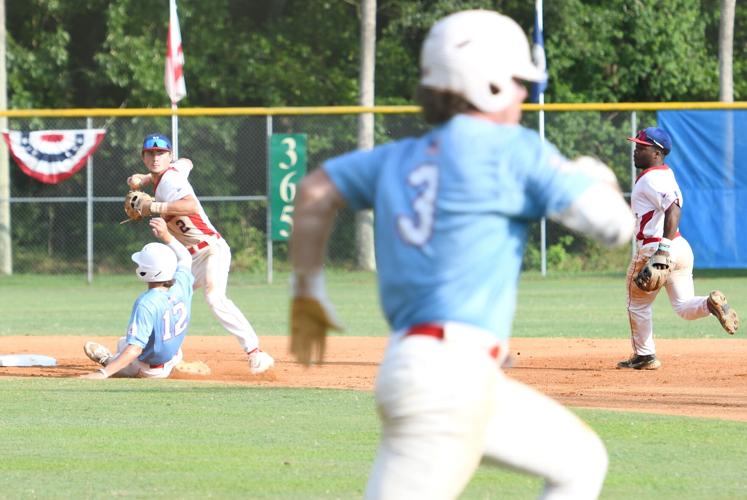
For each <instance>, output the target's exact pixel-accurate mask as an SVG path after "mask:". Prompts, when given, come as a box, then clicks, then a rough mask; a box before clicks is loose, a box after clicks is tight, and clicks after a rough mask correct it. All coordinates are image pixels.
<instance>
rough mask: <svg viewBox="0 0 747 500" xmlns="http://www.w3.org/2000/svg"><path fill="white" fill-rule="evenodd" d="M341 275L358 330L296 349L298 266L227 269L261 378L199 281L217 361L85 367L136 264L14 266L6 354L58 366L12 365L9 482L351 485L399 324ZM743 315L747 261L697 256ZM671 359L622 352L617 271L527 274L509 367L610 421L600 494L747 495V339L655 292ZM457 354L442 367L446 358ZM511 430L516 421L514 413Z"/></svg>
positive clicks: (198, 490) (522, 482)
mask: <svg viewBox="0 0 747 500" xmlns="http://www.w3.org/2000/svg"><path fill="white" fill-rule="evenodd" d="M328 284H329V293H330V296H331V298H332V300H333V302H334V303H335V305H336V307H337V309H338V312H339V315H340V317H341V319H342V320H343V321H344V323H345V325H346V327H347V333H346V334H345V335H343V336H336V337H333V338H332V339H330V344H329V346H328V356H327V362H326V363H325V364H324V365H321V366H314V367H312V368H308V369H306V368H304V367H302V366H300V365H298V364H296V363H294V362H293V360H292V359H291V357H290V356H289V354H288V352H287V338H286V337H285V335H286V330H287V323H288V320H287V315H288V299H287V297H288V285H287V276H285V275H278V274H276V275H275V283H274V284H272V285H267V284H265V283H263V276H256V275H242V274H232V275H231V283H230V286H229V290H228V293H229V296H230V297H231V298H232V299H233V300H234V302H236V304H237V305H238V306H239V307H240V308H241V309H242V310H243V311H244V312H245V313H246V315H247V317H248V318H249V319H250V320H251V321H252V323H253V325H254V327H255V328H256V330H257V332H258V333H259V335H260V337H261V341H262V347H263V348H264V349H265V350H266V351H268V352H270V353H271V354H272V355H273V356H274V357H275V359H276V362H277V365H276V367H275V368H274V369H273V371H272V372H270V373H268V374H265V375H262V376H260V377H252V376H250V375H249V372H248V370H247V368H246V361H245V357H244V355H243V354H242V353H241V352H240V349H239V346H238V343H237V342H236V340H235V339H234V338H233V337H231V336H229V335H228V334H227V333H224V331H223V330H222V328H221V327H220V325H219V324H218V323H217V321H215V320H214V318H213V317H212V315H211V313H210V311H209V309H208V307H207V305H206V304H205V301H204V299H203V297H202V295H201V293H200V292H198V293H197V294H196V295H195V301H194V306H193V312H192V314H193V319H192V322H191V325H190V330H189V334H188V337H187V339H186V340H185V344H184V354H185V359H186V360H188V361H203V362H205V363H206V364H207V365H208V366H209V367H210V368H211V370H212V373H211V374H210V375H206V376H197V375H185V374H177V375H176V376H175V377H174V378H172V379H169V380H125V379H110V380H105V381H88V380H80V379H77V378H75V377H76V376H77V375H79V374H82V373H86V372H87V371H92V370H94V369H95V368H96V366H95V365H94V364H93V363H92V362H91V361H89V360H88V359H87V358H86V357H85V355H84V354H83V350H82V347H83V343H84V342H85V341H86V340H92V339H93V340H97V341H99V342H101V343H103V344H105V345H107V346H108V347H109V348H110V349H113V348H114V346H115V342H116V339H117V337H119V336H121V335H122V334H123V333H124V330H125V328H126V324H127V320H128V318H129V314H130V308H131V305H132V302H133V300H134V299H135V297H136V296H137V295H138V293H140V292H141V291H142V290H143V286H142V284H141V283H139V282H138V281H137V280H135V279H134V277H133V276H97V277H96V279H95V281H94V283H93V284H92V285H87V284H86V283H85V281H84V280H83V278H82V277H78V276H75V277H71V276H29V275H25V276H24V275H19V276H11V277H3V278H2V279H1V280H0V290H1V293H2V300H0V317H1V318H2V322H0V354H11V353H31V354H44V355H48V356H53V357H55V358H56V359H57V361H58V364H57V366H56V367H51V368H40V367H35V368H11V367H5V368H3V367H0V407H1V408H2V410H0V436H2V440H1V441H0V442H1V443H2V458H0V497H2V498H71V497H75V498H100V497H111V496H124V497H146V496H147V497H159V498H204V497H213V498H356V497H360V496H361V494H362V492H363V489H364V487H365V483H366V477H367V474H368V471H369V467H370V465H371V462H372V459H373V456H374V454H375V451H376V444H377V441H378V432H379V428H378V421H377V418H376V413H375V405H374V400H373V394H372V389H373V384H374V379H375V374H376V370H377V365H378V362H379V360H380V359H381V357H382V353H383V349H384V347H385V343H386V336H387V333H388V331H387V327H386V324H385V322H384V320H383V318H382V316H381V313H380V311H379V308H378V299H377V296H376V285H375V279H374V276H373V275H372V274H370V273H355V272H335V273H331V274H330V275H329V276H328ZM695 285H696V293H699V294H706V293H707V292H708V291H710V290H711V289H714V288H718V289H721V290H722V291H724V292H725V293H726V295H727V296H728V297H729V300H730V303H731V304H732V305H733V306H734V307H735V308H736V309H737V311H739V312H741V313H742V317H743V320H744V319H745V318H747V299H745V297H747V274H745V273H744V272H719V273H717V272H710V273H708V272H703V271H700V272H699V271H696V279H695ZM654 315H655V319H656V322H655V328H656V330H655V336H656V338H657V347H658V356H659V357H660V359H661V360H662V362H663V367H662V368H661V369H660V370H658V371H634V370H631V371H627V370H626V371H621V370H617V369H615V364H616V363H617V361H619V360H621V359H623V358H625V357H627V356H628V355H629V353H630V343H629V339H628V325H627V315H626V312H625V290H624V277H623V276H622V275H621V274H599V275H590V274H578V275H555V274H553V275H551V276H549V277H547V278H542V277H540V276H538V275H536V274H531V273H527V274H524V275H523V277H522V282H521V286H520V289H519V304H518V310H517V316H516V321H515V325H514V338H513V340H512V344H511V357H512V366H511V367H510V368H508V369H507V373H508V375H509V376H511V377H514V378H516V379H518V380H521V381H523V382H525V383H528V384H530V385H532V386H534V387H536V388H537V389H539V390H541V391H543V392H546V393H548V394H550V395H551V396H553V397H555V398H556V399H558V400H560V401H561V402H563V403H564V404H566V405H568V406H570V407H571V408H572V409H573V410H574V411H576V412H577V413H578V414H579V415H580V416H581V417H582V418H584V419H585V420H586V421H587V422H588V423H589V424H590V425H591V426H592V427H593V428H594V429H595V430H596V431H597V432H598V433H599V434H600V436H601V437H602V439H603V440H604V442H605V444H606V446H607V449H608V452H609V456H610V468H609V473H608V476H607V480H606V482H605V486H604V490H603V493H602V498H631V497H634V498H642V499H646V498H652V499H654V498H655V499H666V498H678V499H681V498H703V499H706V498H708V499H736V498H747V473H746V472H745V471H746V469H745V465H747V447H745V443H747V340H745V337H744V334H743V333H742V332H741V331H740V332H738V333H737V335H736V336H734V337H729V336H727V335H726V334H725V333H724V332H723V330H721V328H720V326H719V325H718V322H717V321H716V320H715V319H713V318H707V319H703V320H699V321H689V322H688V321H684V320H682V319H680V318H678V317H677V316H676V315H675V314H674V312H672V310H671V308H670V307H669V303H668V301H667V300H666V297H665V296H664V294H662V296H661V297H659V299H658V300H657V302H656V304H655V308H654ZM448 369H449V367H448V366H445V367H444V370H448ZM508 431H509V432H510V429H509V430H508ZM539 490H540V481H539V480H537V479H534V478H532V477H528V476H524V475H521V474H518V473H515V472H510V471H504V470H501V469H496V468H491V467H487V466H482V467H481V468H480V469H479V471H478V473H477V474H476V476H475V477H474V479H473V480H472V482H471V483H470V484H469V486H468V488H467V490H466V491H465V492H464V495H463V498H517V499H525V498H526V499H529V498H535V497H536V496H537V494H538V493H539Z"/></svg>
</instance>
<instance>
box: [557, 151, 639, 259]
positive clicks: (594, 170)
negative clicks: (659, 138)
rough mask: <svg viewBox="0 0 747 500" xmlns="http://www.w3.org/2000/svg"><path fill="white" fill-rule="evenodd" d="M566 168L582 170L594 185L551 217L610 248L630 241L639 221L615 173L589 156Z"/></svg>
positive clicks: (576, 170)
mask: <svg viewBox="0 0 747 500" xmlns="http://www.w3.org/2000/svg"><path fill="white" fill-rule="evenodd" d="M565 169H566V170H568V171H575V172H579V171H580V172H582V173H584V174H585V175H587V176H588V177H591V178H592V179H593V180H594V183H593V184H592V185H591V186H590V187H589V188H587V189H586V190H585V191H584V192H583V193H581V195H580V196H579V197H578V198H576V200H574V201H573V203H571V205H570V206H569V207H568V208H566V209H565V210H564V211H563V212H560V213H557V214H551V215H550V218H551V219H552V220H554V221H555V222H559V223H560V224H563V225H564V226H566V227H567V228H569V229H571V230H573V231H575V232H577V233H580V234H584V235H587V236H589V237H591V238H593V239H595V240H597V241H599V242H600V243H602V244H604V245H606V246H618V245H622V244H624V243H626V242H628V241H630V238H631V237H632V236H633V230H634V226H635V218H634V217H633V212H631V210H630V206H629V205H628V203H627V202H626V201H625V198H624V197H623V194H622V191H620V186H619V185H618V183H617V178H616V177H615V174H614V173H613V172H612V170H610V168H609V167H608V166H606V165H605V164H604V163H602V162H600V161H599V160H596V159H594V158H590V157H588V156H584V157H580V158H577V159H576V160H573V161H570V162H568V164H567V166H566V167H565Z"/></svg>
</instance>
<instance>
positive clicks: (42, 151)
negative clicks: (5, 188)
mask: <svg viewBox="0 0 747 500" xmlns="http://www.w3.org/2000/svg"><path fill="white" fill-rule="evenodd" d="M105 134H106V130H103V129H82V130H39V131H36V132H28V131H15V130H5V131H3V139H4V140H5V143H6V144H7V145H8V149H10V154H11V155H13V158H14V159H15V160H16V163H17V164H18V166H19V167H20V169H21V170H23V172H24V173H25V174H26V175H29V176H31V177H33V178H34V179H36V180H38V181H41V182H45V183H47V184H57V183H58V182H62V181H64V180H65V179H67V178H68V177H70V176H72V175H73V174H74V173H75V172H77V171H78V170H80V169H81V168H82V167H83V165H85V163H86V160H88V157H89V156H91V155H92V154H93V152H94V151H96V148H97V147H98V145H99V144H100V143H101V141H102V140H104V135H105Z"/></svg>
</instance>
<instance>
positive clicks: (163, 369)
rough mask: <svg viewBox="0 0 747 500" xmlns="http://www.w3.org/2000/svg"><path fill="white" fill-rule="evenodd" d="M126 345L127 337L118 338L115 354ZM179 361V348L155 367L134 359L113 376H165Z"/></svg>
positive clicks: (180, 356)
mask: <svg viewBox="0 0 747 500" xmlns="http://www.w3.org/2000/svg"><path fill="white" fill-rule="evenodd" d="M126 347H127V338H126V337H122V338H120V339H119V342H117V355H119V353H120V352H122V351H124V350H125V348H126ZM181 361H182V350H181V349H179V351H177V353H176V355H175V356H174V357H173V358H171V359H170V360H168V361H167V362H166V363H164V364H163V365H161V366H159V367H157V368H152V367H151V366H150V365H149V364H146V363H143V362H142V361H140V360H137V359H136V360H135V361H133V362H132V363H130V364H129V365H127V366H125V367H124V368H122V369H121V370H119V372H117V374H116V375H114V376H115V377H132V378H167V377H168V376H169V375H171V371H172V370H173V369H174V367H175V366H176V365H178V364H179V363H180V362H181Z"/></svg>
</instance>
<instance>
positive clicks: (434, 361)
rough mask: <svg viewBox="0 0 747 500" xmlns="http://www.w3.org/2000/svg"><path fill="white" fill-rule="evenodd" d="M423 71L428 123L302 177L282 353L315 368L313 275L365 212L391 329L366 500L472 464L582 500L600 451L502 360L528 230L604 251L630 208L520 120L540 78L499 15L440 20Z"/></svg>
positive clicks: (611, 181)
mask: <svg viewBox="0 0 747 500" xmlns="http://www.w3.org/2000/svg"><path fill="white" fill-rule="evenodd" d="M420 64H421V80H420V87H419V89H418V99H419V101H420V103H421V104H422V106H423V112H424V115H425V118H426V120H427V121H428V122H430V123H432V124H434V125H435V127H434V128H433V129H432V130H431V131H430V132H428V133H426V134H425V135H423V136H421V137H412V138H407V139H404V140H400V141H397V142H393V143H390V144H385V145H381V146H378V147H376V148H374V149H373V150H370V151H356V152H351V153H348V154H345V155H343V156H340V157H337V158H333V159H331V160H328V161H327V162H325V163H324V165H323V166H322V168H318V169H316V170H315V171H313V172H312V173H311V174H310V175H308V176H307V177H306V178H305V179H304V180H303V181H302V182H301V184H300V187H299V192H298V197H297V199H296V212H295V219H294V231H293V236H292V241H291V256H292V261H293V269H294V277H293V292H294V297H293V300H292V306H291V307H292V312H291V351H292V352H293V353H294V355H295V356H296V357H297V358H298V359H299V360H300V361H302V362H304V363H310V362H313V361H316V360H318V359H320V358H321V355H322V353H323V347H324V339H325V336H326V331H327V329H329V328H335V327H337V325H338V322H337V320H336V318H335V315H334V312H333V310H332V307H331V304H330V303H329V301H328V299H327V296H326V293H325V287H324V280H323V274H322V263H323V257H324V249H325V247H326V242H327V240H328V238H329V235H330V232H331V227H332V223H333V220H334V217H335V214H336V212H337V210H338V209H339V208H340V207H342V206H344V205H346V204H347V205H350V206H351V207H352V208H353V209H368V208H373V210H374V213H375V218H374V221H375V224H376V231H375V234H376V260H377V266H378V280H379V288H380V299H381V302H382V306H383V309H384V313H385V315H386V318H387V320H388V322H389V324H390V326H391V328H392V330H393V332H392V335H391V338H390V342H389V345H388V347H387V351H386V354H385V356H384V360H383V361H382V363H381V366H380V369H379V374H378V378H377V382H376V402H377V405H378V410H379V415H380V418H381V421H382V426H383V429H382V433H381V443H380V445H379V449H378V452H377V456H376V460H375V462H374V465H373V470H372V472H371V475H370V477H369V481H368V486H367V489H366V497H367V498H375V499H388V500H391V499H408V500H412V499H429V500H432V499H452V498H456V497H457V496H458V495H459V494H460V492H461V491H462V489H463V488H464V487H465V485H466V484H467V483H468V481H469V480H470V477H471V476H472V474H473V473H474V471H475V469H476V468H477V466H478V464H479V463H480V461H481V459H484V460H485V461H487V462H488V463H492V464H498V465H503V466H506V467H510V468H512V469H514V470H521V471H525V472H528V473H531V474H536V475H538V476H540V477H542V478H544V479H545V488H544V493H543V498H554V499H558V498H573V499H589V498H596V497H597V495H598V494H599V492H600V490H601V488H602V483H603V481H604V477H605V473H606V468H607V454H606V451H605V448H604V445H603V444H602V441H601V440H600V439H599V437H598V436H597V435H596V434H595V433H594V431H592V430H591V429H590V428H589V427H588V426H587V425H585V424H584V423H583V422H582V421H581V420H580V419H578V418H577V417H576V416H575V415H574V414H573V413H571V412H570V411H568V410H567V409H565V408H564V407H563V406H562V405H560V404H558V403H557V402H555V401H553V400H552V399H550V398H548V397H546V396H544V395H543V394H540V393H539V392H537V391H535V390H533V389H531V388H530V387H528V386H526V385H524V384H521V383H519V382H517V381H514V380H511V379H509V378H508V377H506V376H505V375H504V374H503V372H502V371H501V368H500V367H501V363H502V361H503V360H504V359H505V358H506V357H507V355H508V351H509V349H508V339H509V336H510V330H511V323H512V319H513V315H514V310H515V306H516V291H517V282H518V278H519V272H520V268H521V262H522V254H523V251H524V246H525V244H526V240H527V230H528V226H529V224H530V223H531V221H533V220H537V219H539V218H540V217H542V216H549V217H551V218H552V219H553V220H555V221H558V222H560V223H562V224H564V225H566V226H567V227H569V228H571V229H573V230H576V231H579V232H583V233H587V234H589V235H591V236H592V237H594V238H596V239H597V240H599V241H601V242H604V243H607V244H610V245H619V244H623V243H625V242H626V241H628V239H629V238H630V237H631V236H632V229H633V217H632V214H631V212H630V209H629V207H628V205H627V203H626V202H625V200H624V198H623V196H622V194H621V192H620V189H619V187H618V185H617V180H616V179H615V176H614V174H613V173H612V172H611V171H610V170H609V169H608V168H607V167H606V166H605V165H603V164H601V163H600V162H599V161H597V160H594V159H592V158H582V159H578V160H574V161H570V160H568V159H567V158H565V157H563V156H562V155H561V154H560V153H559V152H558V151H557V149H556V148H555V147H554V146H553V145H551V144H549V143H546V142H544V143H543V142H542V140H541V139H540V137H539V136H538V135H537V134H536V133H535V132H534V131H531V130H528V129H525V128H523V127H521V126H520V125H519V121H520V118H521V103H522V101H523V100H524V99H525V98H526V96H527V91H526V89H525V88H524V87H523V86H522V85H521V84H520V83H518V82H519V80H529V81H538V80H542V79H543V78H544V77H545V75H544V72H543V71H542V70H540V69H539V68H538V67H536V66H535V65H534V64H533V63H532V61H531V58H530V51H529V44H528V43H527V38H526V36H525V34H524V32H523V31H522V30H521V28H520V27H519V26H518V24H517V23H516V22H514V21H513V20H512V19H510V18H508V17H505V16H502V15H500V14H498V13H496V12H491V11H485V10H473V11H463V12H459V13H456V14H452V15H450V16H448V17H445V18H444V19H442V20H440V21H439V22H437V23H436V24H435V25H434V26H433V27H432V28H431V30H430V32H429V33H428V36H427V38H426V39H425V42H424V44H423V47H422V51H421V61H420ZM498 496H500V494H499V495H498Z"/></svg>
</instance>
